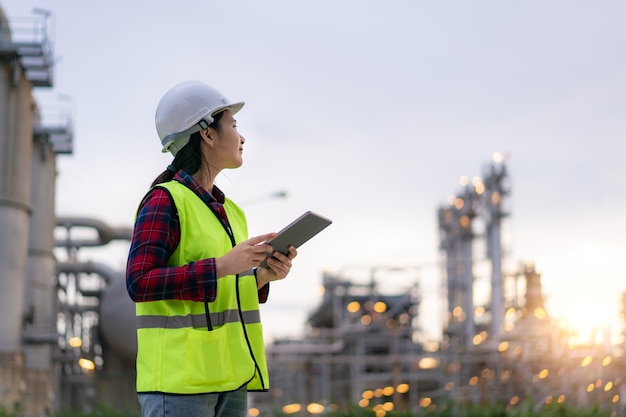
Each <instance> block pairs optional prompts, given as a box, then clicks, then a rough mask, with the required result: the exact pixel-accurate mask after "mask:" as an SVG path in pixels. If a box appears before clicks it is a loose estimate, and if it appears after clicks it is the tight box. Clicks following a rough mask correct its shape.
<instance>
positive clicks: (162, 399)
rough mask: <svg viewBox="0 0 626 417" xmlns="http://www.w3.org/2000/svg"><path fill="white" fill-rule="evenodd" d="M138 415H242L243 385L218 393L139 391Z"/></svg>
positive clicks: (244, 406) (244, 405) (245, 398)
mask: <svg viewBox="0 0 626 417" xmlns="http://www.w3.org/2000/svg"><path fill="white" fill-rule="evenodd" d="M137 397H138V398H139V404H140V405H141V415H142V417H246V416H247V415H248V392H247V390H246V386H245V385H244V386H243V387H242V388H239V389H238V390H237V391H232V392H222V393H218V394H192V395H177V394H162V393H139V394H138V395H137Z"/></svg>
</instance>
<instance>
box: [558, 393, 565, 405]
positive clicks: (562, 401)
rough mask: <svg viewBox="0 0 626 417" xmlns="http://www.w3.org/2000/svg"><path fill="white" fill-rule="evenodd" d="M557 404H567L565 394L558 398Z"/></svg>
mask: <svg viewBox="0 0 626 417" xmlns="http://www.w3.org/2000/svg"><path fill="white" fill-rule="evenodd" d="M556 402H557V403H559V404H562V403H564V402H565V394H561V395H559V396H558V397H557V398H556Z"/></svg>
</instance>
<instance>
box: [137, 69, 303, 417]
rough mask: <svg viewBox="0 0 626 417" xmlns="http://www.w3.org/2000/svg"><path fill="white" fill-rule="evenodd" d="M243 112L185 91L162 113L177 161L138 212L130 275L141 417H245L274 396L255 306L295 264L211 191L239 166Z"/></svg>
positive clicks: (204, 92) (170, 97) (205, 90)
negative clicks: (250, 405)
mask: <svg viewBox="0 0 626 417" xmlns="http://www.w3.org/2000/svg"><path fill="white" fill-rule="evenodd" d="M243 104H244V103H243V102H240V103H230V102H229V101H228V99H226V97H224V96H223V95H222V94H221V93H220V92H219V91H217V90H215V89H214V88H212V87H210V86H208V85H206V84H204V83H201V82H198V81H189V82H185V83H182V84H179V85H177V86H175V87H173V88H172V89H170V90H169V91H168V92H167V93H166V94H165V95H164V96H163V98H162V99H161V101H160V102H159V105H158V107H157V111H156V128H157V132H158V134H159V137H160V138H161V143H162V145H163V150H162V151H163V152H168V151H169V152H171V153H172V155H173V156H174V160H173V162H172V163H171V164H170V165H169V166H168V167H167V169H166V170H165V171H164V172H163V173H162V174H161V175H159V176H158V177H157V178H156V180H155V181H154V183H153V184H152V187H151V189H150V190H149V191H148V193H147V194H146V196H145V197H144V198H143V200H142V202H141V204H140V206H139V209H138V212H137V218H136V223H135V228H134V231H133V239H132V242H131V247H130V253H129V257H128V264H127V271H126V284H127V288H128V293H129V295H130V297H131V298H132V299H133V301H135V303H136V310H137V328H138V330H137V339H138V353H137V392H138V397H139V403H140V404H141V409H142V414H143V416H150V417H156V416H165V415H166V414H167V416H168V417H177V416H181V417H182V416H210V417H212V416H218V417H235V416H236V417H244V416H246V414H247V391H248V390H255V391H266V390H267V389H268V388H269V385H268V382H269V381H268V375H267V366H266V363H265V351H264V346H263V335H262V327H261V322H260V315H259V302H261V303H263V302H265V301H266V300H267V295H268V291H269V282H270V281H275V280H279V279H283V278H285V276H287V274H288V273H289V271H290V269H291V261H292V259H293V258H295V257H296V255H297V252H296V250H295V248H294V247H290V248H289V254H288V255H284V254H282V253H279V252H273V253H272V247H271V246H270V245H269V244H267V243H264V242H266V241H267V240H269V239H271V238H273V237H274V236H275V235H276V234H275V233H268V234H264V235H260V236H256V237H253V238H251V239H248V236H247V224H246V219H245V216H244V213H243V211H242V210H241V209H240V208H239V207H238V206H237V205H235V204H234V203H233V202H232V201H230V200H229V199H227V198H225V196H224V194H223V193H222V191H221V190H220V189H219V188H218V187H216V186H215V185H214V181H215V178H216V176H217V175H218V174H219V173H220V172H221V171H222V170H223V169H228V168H238V167H240V166H241V164H242V150H243V144H244V142H245V139H244V138H243V136H241V135H240V134H239V133H238V131H237V123H236V120H235V118H234V115H235V113H237V112H238V111H239V110H240V109H241V107H242V106H243ZM268 253H271V254H272V256H271V257H269V259H268V261H267V268H261V267H259V263H260V262H261V261H263V260H264V259H265V258H266V255H267V254H268Z"/></svg>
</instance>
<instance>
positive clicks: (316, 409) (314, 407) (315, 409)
mask: <svg viewBox="0 0 626 417" xmlns="http://www.w3.org/2000/svg"><path fill="white" fill-rule="evenodd" d="M306 411H308V412H309V413H311V414H322V413H323V412H324V406H323V405H322V404H318V403H311V404H309V405H307V406H306Z"/></svg>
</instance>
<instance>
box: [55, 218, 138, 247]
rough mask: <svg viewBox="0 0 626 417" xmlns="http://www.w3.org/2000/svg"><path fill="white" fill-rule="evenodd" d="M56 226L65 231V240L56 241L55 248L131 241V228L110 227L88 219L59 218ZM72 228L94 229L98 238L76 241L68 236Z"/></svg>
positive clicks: (99, 221) (101, 222)
mask: <svg viewBox="0 0 626 417" xmlns="http://www.w3.org/2000/svg"><path fill="white" fill-rule="evenodd" d="M57 226H58V227H64V228H66V229H67V231H68V232H67V238H66V239H56V246H57V247H66V248H67V247H71V248H83V247H95V246H104V245H106V244H108V243H110V242H111V241H112V240H131V238H132V236H133V229H132V228H131V227H112V226H109V225H108V224H106V223H105V222H103V221H101V220H97V219H92V218H89V217H59V218H58V219H57ZM74 227H86V228H91V229H95V231H96V232H97V234H98V236H97V238H94V239H88V238H82V239H76V238H72V237H71V236H70V230H71V229H72V228H74Z"/></svg>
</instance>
